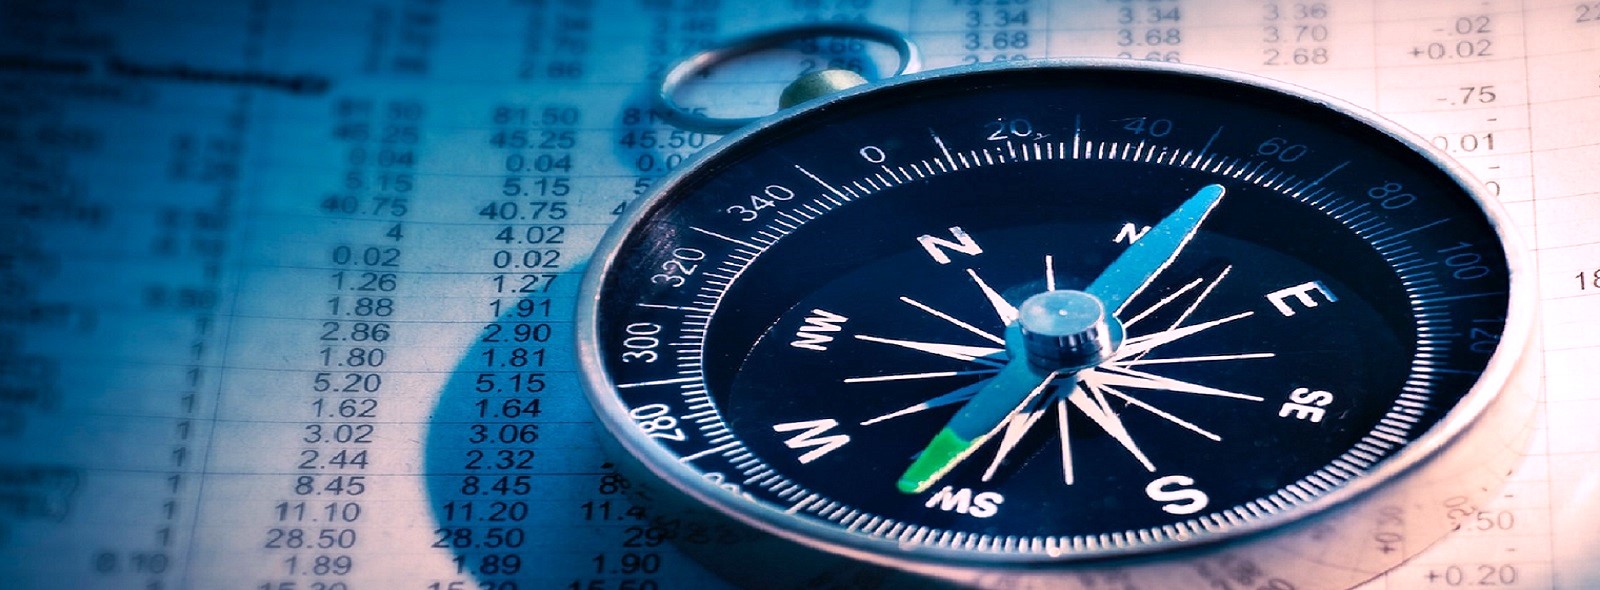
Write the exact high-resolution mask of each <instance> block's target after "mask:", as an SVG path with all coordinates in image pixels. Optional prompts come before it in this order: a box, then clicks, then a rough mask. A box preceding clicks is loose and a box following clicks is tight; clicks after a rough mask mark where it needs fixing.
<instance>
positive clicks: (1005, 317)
mask: <svg viewBox="0 0 1600 590" xmlns="http://www.w3.org/2000/svg"><path fill="white" fill-rule="evenodd" d="M967 275H968V276H971V277H972V282H974V283H977V284H978V289H979V290H981V291H983V296H984V297H985V298H988V300H989V305H991V306H993V307H994V312H995V315H998V316H1000V323H1002V324H1005V325H1007V326H1009V325H1011V322H1014V321H1016V320H1017V308H1016V306H1014V305H1011V302H1009V301H1006V298H1004V297H1001V296H1000V292H999V291H995V290H994V287H990V286H989V284H988V283H985V282H983V279H981V278H979V277H978V272H977V271H975V270H972V269H970V268H969V269H967Z"/></svg>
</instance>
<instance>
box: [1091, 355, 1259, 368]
mask: <svg viewBox="0 0 1600 590" xmlns="http://www.w3.org/2000/svg"><path fill="white" fill-rule="evenodd" d="M1275 356H1277V355H1276V354H1273V353H1270V352H1246V353H1240V354H1215V355H1209V356H1179V357H1172V358H1160V359H1147V358H1135V359H1131V360H1126V361H1111V362H1110V363H1109V364H1111V365H1112V366H1116V367H1131V366H1133V365H1167V364H1173V363H1204V362H1210V361H1233V360H1241V359H1269V358H1272V357H1275Z"/></svg>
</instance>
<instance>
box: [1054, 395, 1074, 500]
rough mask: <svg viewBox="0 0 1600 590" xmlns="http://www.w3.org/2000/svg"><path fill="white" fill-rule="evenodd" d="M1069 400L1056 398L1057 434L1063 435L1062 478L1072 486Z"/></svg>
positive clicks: (1061, 397)
mask: <svg viewBox="0 0 1600 590" xmlns="http://www.w3.org/2000/svg"><path fill="white" fill-rule="evenodd" d="M1067 418H1068V416H1067V398H1066V397H1063V396H1061V395H1057V396H1056V432H1058V433H1060V435H1061V477H1062V480H1063V481H1065V482H1066V484H1067V485H1069V486H1070V485H1072V480H1073V475H1072V438H1071V437H1069V436H1067V434H1068V432H1067Z"/></svg>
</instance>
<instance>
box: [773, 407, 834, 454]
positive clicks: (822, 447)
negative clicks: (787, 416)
mask: <svg viewBox="0 0 1600 590" xmlns="http://www.w3.org/2000/svg"><path fill="white" fill-rule="evenodd" d="M838 425H839V421H838V420H834V419H832V418H824V419H822V420H810V421H806V422H790V423H787V424H779V425H777V426H773V427H772V430H773V431H775V432H794V431H796V430H804V431H805V432H802V433H800V434H797V435H794V436H792V437H789V439H788V440H785V441H783V444H784V446H787V447H789V448H791V449H811V450H810V451H806V453H805V454H804V455H800V463H802V464H804V463H810V462H812V461H816V460H817V458H818V457H821V456H823V455H826V454H828V453H831V452H833V451H834V450H836V449H838V448H839V447H842V446H845V445H846V444H848V443H849V442H850V435H847V434H835V435H831V436H821V435H822V434H823V433H826V432H828V431H829V430H833V428H834V427H835V426H838ZM812 447H816V448H812Z"/></svg>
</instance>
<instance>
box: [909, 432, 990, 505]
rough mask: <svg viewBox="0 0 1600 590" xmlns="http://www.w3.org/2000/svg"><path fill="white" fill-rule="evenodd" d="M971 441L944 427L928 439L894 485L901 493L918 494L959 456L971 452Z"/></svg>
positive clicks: (937, 478) (931, 485)
mask: <svg viewBox="0 0 1600 590" xmlns="http://www.w3.org/2000/svg"><path fill="white" fill-rule="evenodd" d="M973 447H974V445H973V443H972V441H970V440H967V439H964V438H961V437H960V436H959V435H957V434H956V433H955V431H952V430H950V429H949V428H945V429H943V430H940V431H939V434H937V435H935V436H934V437H933V440H931V441H928V447H927V448H925V449H923V450H922V454H921V455H919V456H917V460H916V461H913V462H912V463H911V467H908V468H906V473H905V475H902V476H900V482H899V483H898V484H896V486H895V487H898V488H900V493H902V494H920V493H922V492H925V491H927V490H928V488H930V487H933V483H934V482H935V481H938V480H939V477H940V476H942V475H944V472H946V471H949V470H950V468H951V467H954V466H955V465H956V463H957V460H959V459H960V458H961V457H963V456H965V455H966V454H967V453H970V452H972V449H973Z"/></svg>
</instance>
